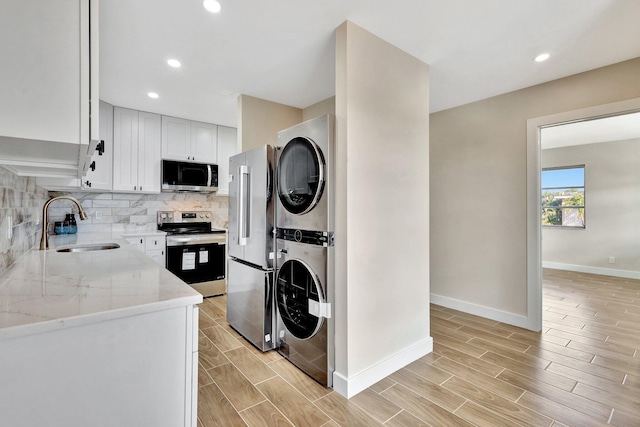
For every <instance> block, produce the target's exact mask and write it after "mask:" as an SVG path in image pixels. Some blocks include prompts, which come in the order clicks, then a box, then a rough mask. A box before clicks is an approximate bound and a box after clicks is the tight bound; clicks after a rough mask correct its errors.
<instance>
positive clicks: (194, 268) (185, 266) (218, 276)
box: [167, 243, 225, 284]
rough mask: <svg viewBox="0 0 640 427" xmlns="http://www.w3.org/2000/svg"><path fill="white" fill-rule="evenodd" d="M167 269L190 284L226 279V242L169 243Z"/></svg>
mask: <svg viewBox="0 0 640 427" xmlns="http://www.w3.org/2000/svg"><path fill="white" fill-rule="evenodd" d="M167 270H169V271H170V272H172V273H173V274H175V275H176V276H178V277H179V278H180V279H182V280H183V281H184V282H186V283H188V284H194V283H200V282H210V281H214V280H222V279H224V275H225V274H224V272H225V245H224V243H195V244H192V245H179V246H169V245H167Z"/></svg>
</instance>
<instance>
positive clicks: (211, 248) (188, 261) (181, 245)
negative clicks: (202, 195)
mask: <svg viewBox="0 0 640 427" xmlns="http://www.w3.org/2000/svg"><path fill="white" fill-rule="evenodd" d="M212 217H213V216H212V214H211V212H208V211H190V212H182V211H175V212H174V211H159V212H158V230H160V231H164V232H166V233H167V270H169V271H171V272H172V273H173V274H175V275H176V276H178V277H179V278H180V279H182V280H183V281H184V282H185V283H187V284H189V285H191V286H192V287H193V288H194V289H195V290H196V291H198V292H200V293H201V294H202V295H203V296H205V297H208V296H213V295H220V294H223V293H225V287H226V281H225V266H226V253H225V247H226V232H225V230H221V229H216V228H213V227H212V224H211V220H212Z"/></svg>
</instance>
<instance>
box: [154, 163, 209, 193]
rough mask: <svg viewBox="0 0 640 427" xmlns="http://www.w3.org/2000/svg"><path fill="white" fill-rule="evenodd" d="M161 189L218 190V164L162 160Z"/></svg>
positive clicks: (200, 191) (203, 191)
mask: <svg viewBox="0 0 640 427" xmlns="http://www.w3.org/2000/svg"><path fill="white" fill-rule="evenodd" d="M162 191H165V192H171V191H192V192H197V193H213V192H215V191H218V165H212V164H208V163H193V162H179V161H175V160H163V161H162Z"/></svg>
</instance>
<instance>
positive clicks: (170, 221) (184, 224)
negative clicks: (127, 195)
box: [158, 211, 225, 235]
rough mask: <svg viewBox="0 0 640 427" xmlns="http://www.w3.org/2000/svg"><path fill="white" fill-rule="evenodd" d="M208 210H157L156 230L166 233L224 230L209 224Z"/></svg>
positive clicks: (220, 231)
mask: <svg viewBox="0 0 640 427" xmlns="http://www.w3.org/2000/svg"><path fill="white" fill-rule="evenodd" d="M212 216H213V215H212V214H211V212H209V211H189V212H182V211H159V212H158V230H160V231H164V232H166V233H167V234H171V235H174V234H222V233H225V230H221V229H218V228H213V227H212V226H211V218H212Z"/></svg>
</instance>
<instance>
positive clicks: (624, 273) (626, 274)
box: [542, 261, 640, 279]
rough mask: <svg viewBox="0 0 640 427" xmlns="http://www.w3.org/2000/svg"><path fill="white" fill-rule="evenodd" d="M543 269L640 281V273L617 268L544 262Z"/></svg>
mask: <svg viewBox="0 0 640 427" xmlns="http://www.w3.org/2000/svg"><path fill="white" fill-rule="evenodd" d="M542 267H543V268H553V269H555V270H567V271H577V272H578V273H589V274H600V275H602V276H613V277H623V278H625V279H640V271H630V270H617V269H615V268H603V267H590V266H588V265H576V264H562V263H558V262H547V261H542Z"/></svg>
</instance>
